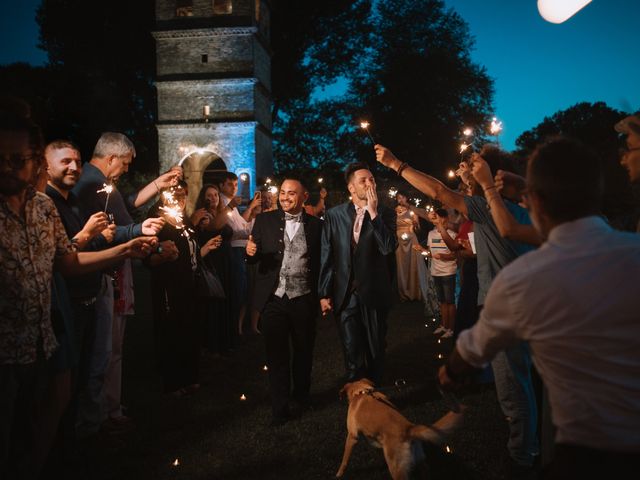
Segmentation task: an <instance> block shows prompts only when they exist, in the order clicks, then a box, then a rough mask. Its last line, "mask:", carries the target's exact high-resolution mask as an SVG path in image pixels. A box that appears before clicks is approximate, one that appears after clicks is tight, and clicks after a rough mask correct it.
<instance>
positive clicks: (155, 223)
mask: <svg viewBox="0 0 640 480" xmlns="http://www.w3.org/2000/svg"><path fill="white" fill-rule="evenodd" d="M163 226H164V219H162V218H147V219H146V220H145V221H144V222H142V234H143V235H149V236H150V235H157V234H158V232H160V230H162V227H163Z"/></svg>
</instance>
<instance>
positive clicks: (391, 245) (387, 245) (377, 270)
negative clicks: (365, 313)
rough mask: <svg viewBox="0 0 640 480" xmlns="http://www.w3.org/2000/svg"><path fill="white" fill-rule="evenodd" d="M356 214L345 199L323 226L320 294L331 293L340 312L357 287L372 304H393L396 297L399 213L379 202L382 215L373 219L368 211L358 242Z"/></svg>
mask: <svg viewBox="0 0 640 480" xmlns="http://www.w3.org/2000/svg"><path fill="white" fill-rule="evenodd" d="M355 217H356V209H355V206H354V204H353V203H352V202H349V203H344V204H342V205H338V206H336V207H334V208H332V209H330V210H328V211H327V213H326V215H325V219H324V224H323V227H322V250H321V254H320V279H319V283H318V295H319V297H320V298H325V297H331V299H332V301H333V308H334V310H335V311H336V312H339V311H340V310H342V308H343V307H344V305H343V304H344V302H345V300H346V298H347V294H348V293H349V291H350V290H353V289H356V290H357V291H358V294H359V296H360V299H361V300H362V302H363V303H364V304H365V305H366V306H368V307H371V308H385V307H389V306H390V305H391V301H392V292H391V289H392V284H393V279H394V276H395V274H396V266H395V251H396V248H397V247H398V239H397V236H396V214H395V212H394V211H393V210H390V209H388V208H386V207H383V206H379V207H378V215H377V216H376V218H374V219H373V220H371V217H370V216H369V212H365V218H364V221H363V223H362V229H361V230H360V239H359V241H358V244H357V245H355V244H354V242H353V224H354V221H355Z"/></svg>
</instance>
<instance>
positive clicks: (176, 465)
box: [171, 458, 180, 467]
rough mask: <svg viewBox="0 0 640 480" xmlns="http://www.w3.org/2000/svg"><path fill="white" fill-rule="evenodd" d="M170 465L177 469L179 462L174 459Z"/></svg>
mask: <svg viewBox="0 0 640 480" xmlns="http://www.w3.org/2000/svg"><path fill="white" fill-rule="evenodd" d="M171 465H173V466H174V467H179V466H180V461H179V460H178V459H177V458H176V459H175V460H174V461H173V463H172V464H171Z"/></svg>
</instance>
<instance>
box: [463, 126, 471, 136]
mask: <svg viewBox="0 0 640 480" xmlns="http://www.w3.org/2000/svg"><path fill="white" fill-rule="evenodd" d="M462 134H463V135H464V136H465V137H470V136H471V135H473V129H471V128H470V127H467V128H465V129H464V130H463V131H462Z"/></svg>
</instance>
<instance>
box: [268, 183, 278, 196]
mask: <svg viewBox="0 0 640 480" xmlns="http://www.w3.org/2000/svg"><path fill="white" fill-rule="evenodd" d="M269 193H270V194H271V195H275V194H276V193H278V187H276V186H275V185H273V186H271V187H269Z"/></svg>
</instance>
